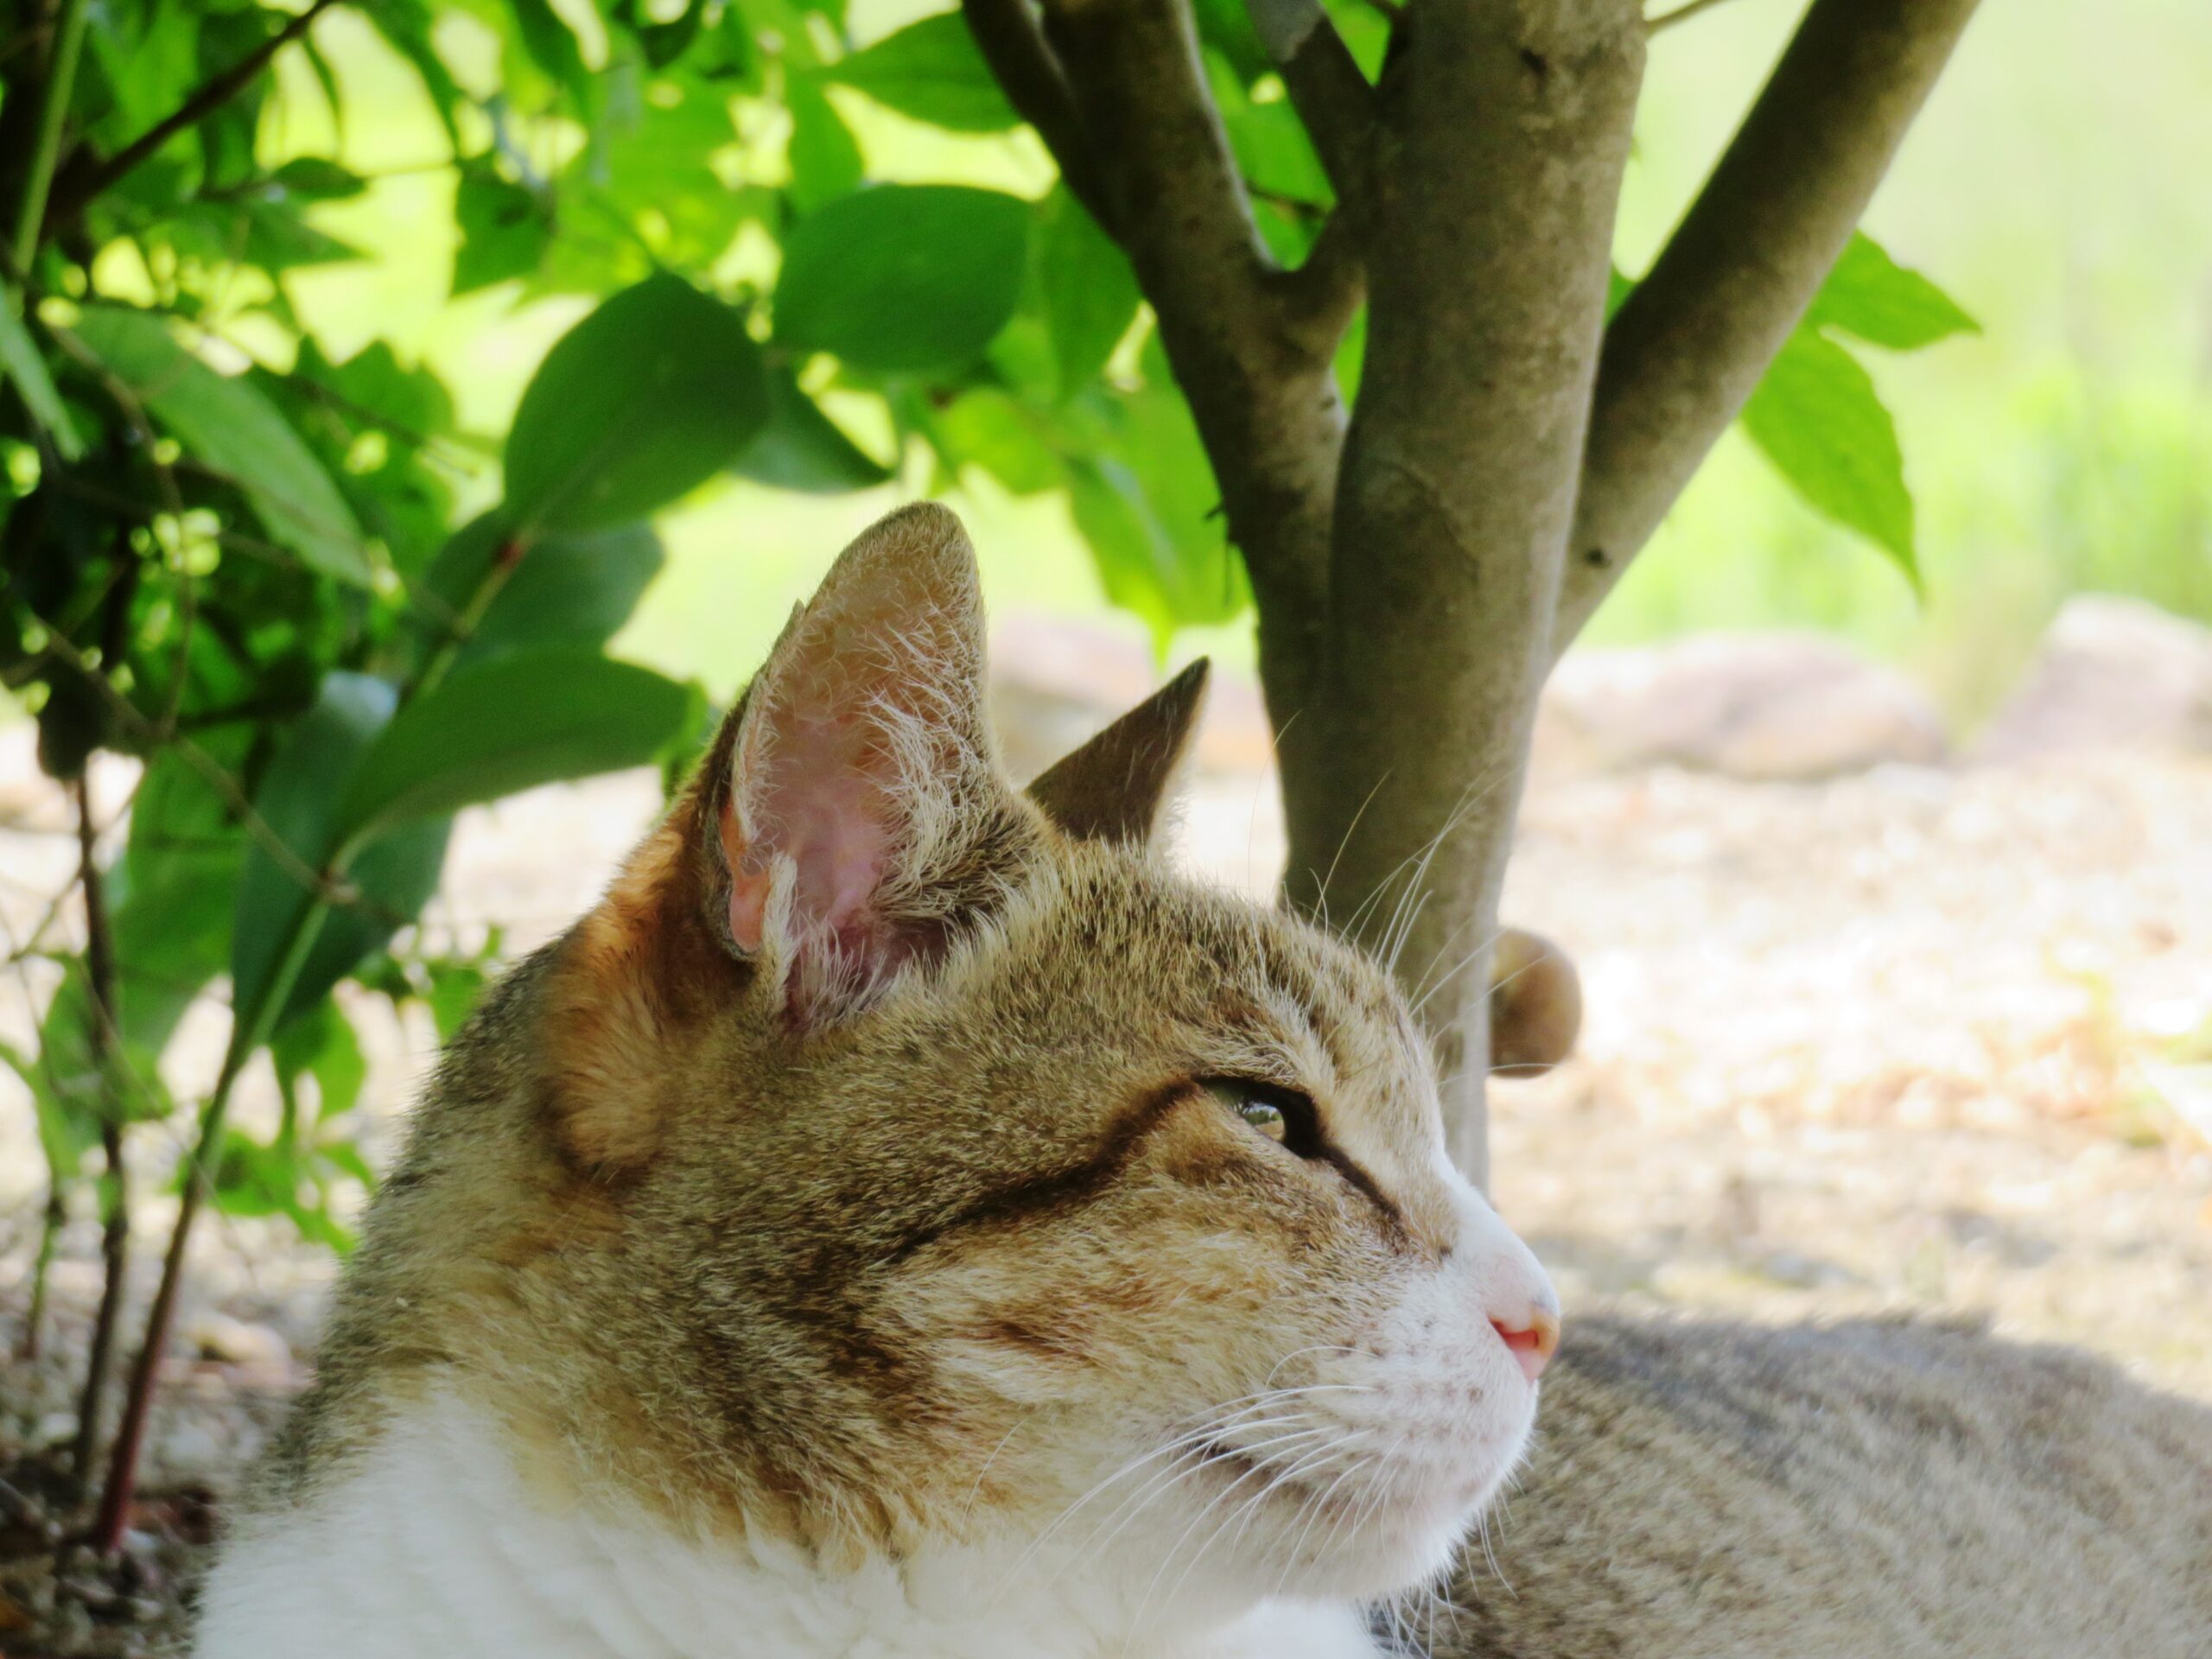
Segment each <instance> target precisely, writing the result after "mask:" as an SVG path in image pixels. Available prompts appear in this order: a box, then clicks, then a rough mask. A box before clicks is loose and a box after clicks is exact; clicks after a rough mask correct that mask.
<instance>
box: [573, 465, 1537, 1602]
mask: <svg viewBox="0 0 2212 1659" xmlns="http://www.w3.org/2000/svg"><path fill="white" fill-rule="evenodd" d="M982 640H983V635H982V613H981V610H980V607H979V602H978V598H977V591H976V569H975V563H974V559H973V556H972V554H971V553H970V551H969V547H968V544H967V541H966V538H965V537H964V536H963V533H962V531H961V528H960V525H959V524H958V522H957V520H956V519H955V518H953V517H952V516H951V515H950V513H948V512H944V511H943V510H942V509H939V508H935V507H913V508H909V509H907V510H906V511H904V512H899V513H897V514H895V515H893V517H891V518H887V519H886V520H884V521H883V522H882V523H881V524H878V525H877V526H876V527H875V528H874V529H873V530H871V531H868V534H867V535H865V536H863V537H861V539H860V540H859V541H858V542H856V543H854V545H853V546H852V547H851V548H849V550H847V551H846V552H845V554H844V555H843V556H842V558H841V559H840V560H839V562H838V563H837V565H836V569H834V570H833V571H832V572H831V573H830V575H829V577H828V579H827V580H826V581H825V582H824V583H823V587H822V589H821V591H820V592H819V594H817V596H816V597H815V599H814V600H813V601H812V602H811V603H810V604H809V605H808V606H807V607H804V609H803V610H802V611H801V612H800V613H798V614H797V615H795V616H794V618H793V619H792V621H791V625H790V626H789V627H788V628H787V629H786V630H785V633H784V636H783V638H782V639H781V641H780V642H779V644H778V645H777V646H776V648H775V651H774V653H773V654H772V657H771V658H770V659H769V661H768V663H767V664H766V666H765V667H764V668H763V669H762V670H761V671H760V675H759V676H758V677H757V678H756V679H755V680H754V681H753V685H752V687H751V690H750V691H749V692H748V693H747V697H746V699H745V701H744V702H743V704H742V705H741V708H740V709H739V710H738V711H737V712H736V713H735V714H734V715H732V716H731V719H730V721H729V722H728V725H727V726H726V727H725V728H724V730H723V731H722V733H721V737H720V739H719V740H718V741H717V742H716V744H715V747H714V748H713V749H712V750H711V752H710V753H709V757H708V759H707V760H706V761H705V763H704V764H703V765H702V768H701V769H700V772H699V773H698V775H697V777H696V779H695V780H694V782H693V783H692V785H690V789H689V791H687V792H686V794H685V795H684V796H683V798H681V799H680V800H679V801H678V803H677V805H676V807H675V808H674V810H672V811H671V815H670V817H668V819H667V821H666V822H665V823H664V824H663V825H662V827H661V828H660V829H658V831H656V833H655V834H654V836H652V838H651V839H650V840H648V841H647V842H646V843H645V846H644V847H643V848H641V849H640V850H639V853H638V854H637V855H636V856H635V857H634V858H633V859H632V862H631V864H630V865H629V867H628V868H627V869H626V872H625V874H623V875H622V876H621V878H620V880H619V881H618V882H617V884H616V885H615V887H613V890H612V892H611V893H610V894H609V896H608V897H607V899H606V901H605V902H604V903H603V904H602V905H601V906H600V908H599V909H598V910H596V911H595V912H593V913H592V914H591V915H590V916H589V917H588V918H586V920H585V921H584V922H583V923H582V924H581V925H579V927H578V928H577V929H576V930H575V932H574V933H573V934H571V935H570V937H569V938H568V939H567V940H566V941H565V942H564V944H563V945H562V947H561V948H560V950H559V952H558V954H557V956H556V959H555V961H554V963H553V964H552V966H551V969H550V976H549V978H548V980H547V982H546V985H545V991H544V1001H543V1019H544V1020H545V1022H546V1024H545V1033H546V1042H547V1052H548V1053H549V1056H550V1058H549V1059H548V1062H547V1080H546V1088H545V1100H546V1102H547V1109H546V1110H545V1112H544V1114H543V1120H542V1121H543V1134H544V1135H546V1136H547V1137H548V1138H549V1141H550V1143H551V1144H552V1145H553V1146H554V1147H556V1149H557V1157H558V1160H559V1162H560V1164H561V1166H563V1167H564V1168H565V1169H566V1170H568V1171H569V1173H570V1175H571V1177H572V1178H573V1179H574V1180H575V1183H576V1190H577V1192H579V1193H580V1194H588V1195H589V1202H590V1204H591V1205H593V1206H594V1211H593V1213H594V1215H596V1216H598V1217H600V1219H599V1221H597V1222H595V1223H594V1224H592V1225H591V1226H588V1227H583V1226H580V1225H579V1224H575V1223H574V1222H568V1223H564V1224H563V1225H564V1229H565V1230H563V1232H562V1233H561V1235H560V1236H561V1239H562V1244H561V1249H562V1251H563V1256H562V1258H561V1259H562V1260H563V1262H564V1264H565V1265H564V1266H563V1268H562V1271H563V1272H565V1273H569V1274H571V1275H572V1277H573V1279H574V1282H575V1286H576V1287H578V1288H577V1289H576V1290H575V1294H579V1295H583V1296H587V1297H591V1298H596V1299H598V1300H596V1302H595V1303H594V1306H593V1307H592V1309H591V1312H590V1313H589V1316H588V1317H589V1319H590V1322H591V1324H592V1325H593V1328H594V1331H596V1332H599V1333H601V1339H602V1340H603V1342H604V1344H605V1345H606V1347H607V1351H609V1352H610V1353H612V1354H613V1355H615V1356H616V1357H617V1358H616V1361H615V1362H614V1363H617V1364H619V1366H620V1368H621V1370H622V1375H623V1377H624V1383H623V1385H622V1386H623V1387H624V1388H625V1389H628V1390H630V1391H632V1393H633V1394H635V1395H638V1396H639V1402H638V1403H637V1404H636V1405H635V1406H634V1407H633V1408H632V1409H633V1410H634V1411H635V1413H636V1414H637V1415H638V1416H639V1420H640V1421H648V1420H649V1421H651V1422H652V1424H654V1425H657V1426H663V1427H664V1426H667V1425H671V1424H673V1425H677V1426H679V1427H680V1434H681V1437H682V1444H683V1445H684V1446H687V1447H688V1448H689V1449H688V1451H687V1452H686V1454H685V1460H684V1462H685V1466H671V1467H668V1468H664V1469H656V1470H655V1471H652V1480H654V1481H657V1482H660V1483H663V1484H672V1485H680V1484H682V1483H683V1482H685V1481H687V1480H690V1481H697V1480H702V1479H711V1480H725V1479H733V1480H734V1481H735V1483H736V1484H740V1485H741V1486H742V1487H743V1488H744V1490H742V1491H736V1492H733V1493H729V1494H727V1495H726V1496H727V1497H728V1499H729V1500H730V1502H731V1503H732V1504H733V1506H734V1507H735V1508H737V1509H739V1510H743V1511H745V1512H747V1514H748V1515H751V1516H755V1517H764V1516H765V1517H775V1518H779V1519H780V1521H781V1522H785V1523H787V1524H789V1525H790V1526H791V1527H792V1528H793V1529H796V1531H797V1532H798V1533H799V1534H800V1535H804V1537H806V1538H807V1539H808V1540H809V1541H810V1542H812V1543H813V1544H815V1545H817V1547H827V1546H833V1545H838V1546H849V1545H853V1544H855V1543H857V1544H860V1545H862V1546H865V1547H868V1548H888V1549H892V1550H894V1551H907V1550H918V1549H925V1548H929V1547H930V1546H931V1545H932V1544H933V1543H947V1544H951V1543H957V1542H960V1541H971V1542H972V1541H979V1540H997V1541H1009V1540H1011V1541H1017V1542H1019V1541H1023V1540H1027V1541H1029V1542H1030V1544H1031V1545H1032V1546H1033V1547H1035V1548H1039V1549H1040V1550H1046V1551H1052V1552H1057V1553H1058V1555H1059V1556H1066V1555H1074V1556H1078V1557H1080V1558H1082V1559H1084V1560H1087V1561H1090V1562H1094V1563H1097V1564H1101V1565H1103V1567H1104V1569H1105V1570H1107V1571H1109V1572H1110V1573H1116V1574H1119V1575H1121V1576H1122V1578H1123V1579H1125V1580H1127V1579H1130V1578H1133V1577H1138V1575H1147V1576H1149V1575H1154V1574H1155V1573H1156V1570H1164V1572H1165V1573H1166V1576H1167V1577H1170V1578H1173V1577H1175V1576H1176V1575H1178V1574H1185V1573H1197V1574H1198V1575H1199V1576H1200V1577H1201V1579H1202V1580H1204V1581H1205V1582H1208V1583H1210V1584H1211V1585H1213V1586H1236V1587H1237V1590H1238V1591H1239V1592H1252V1593H1265V1592H1267V1591H1268V1590H1269V1589H1272V1588H1276V1587H1281V1586H1288V1587H1289V1588H1290V1589H1291V1590H1293V1591H1294V1592H1307V1593H1321V1594H1336V1595H1351V1594H1363V1593H1370V1592H1384V1591H1389V1590H1392V1589H1395V1588H1397V1587H1399V1586H1403V1585H1405V1584H1407V1583H1408V1582H1410V1581H1412V1580H1416V1579H1418V1578H1420V1577H1421V1576H1422V1575H1423V1574H1425V1573H1428V1572H1430V1571H1432V1570H1433V1569H1434V1568H1436V1567H1438V1566H1439V1565H1440V1564H1441V1563H1442V1562H1443V1560H1445V1559H1446V1556H1447V1554H1449V1553H1450V1551H1451V1550H1452V1547H1453V1546H1454V1545H1455V1543H1456V1542H1457V1541H1458V1539H1459V1536H1460V1535H1461V1532H1462V1530H1463V1529H1465V1526H1466V1525H1467V1523H1468V1522H1469V1521H1470V1520H1471V1517H1472V1516H1473V1515H1474V1514H1475V1512H1476V1510H1478V1508H1479V1506H1480V1505H1481V1504H1483V1503H1484V1502H1485V1501H1486V1500H1487V1499H1488V1498H1489V1497H1491V1494H1492V1493H1493V1492H1494V1491H1496V1490H1497V1486H1498V1484H1499V1483H1500V1481H1501V1480H1502V1479H1503V1478H1504V1477H1505V1475H1506V1474H1507V1472H1508V1471H1509V1470H1510V1468H1511V1466H1512V1465H1514V1463H1515V1462H1516V1459H1518V1458H1519V1456H1520V1454H1521V1452H1522V1446H1523V1444H1524V1442H1525V1440H1526V1438H1527V1436H1528V1433H1529V1426H1530V1422H1531V1418H1532V1414H1533V1412H1534V1408H1535V1373H1536V1371H1537V1370H1540V1369H1541V1363H1542V1361H1543V1360H1544V1359H1545V1358H1547V1357H1548V1356H1549V1354H1550V1352H1551V1351H1552V1348H1553V1346H1554V1343H1555V1340H1556V1332H1557V1324H1556V1304H1555V1302H1554V1298H1553V1293H1552V1291H1551V1289H1550V1287H1549V1286H1548V1283H1547V1281H1546V1280H1545V1277H1544V1274H1543V1272H1542V1270H1541V1268H1539V1267H1538V1265H1537V1264H1536V1262H1535V1259H1534V1258H1533V1257H1532V1256H1531V1255H1530V1254H1529V1251H1528V1249H1526V1248H1525V1247H1524V1246H1523V1245H1522V1243H1520V1242H1519V1241H1518V1240H1517V1239H1516V1238H1515V1237H1514V1236H1513V1235H1512V1234H1511V1233H1510V1232H1509V1231H1508V1230H1506V1229H1505V1227H1504V1226H1503V1224H1501V1223H1500V1221H1499V1220H1498V1219H1497V1216H1496V1215H1495V1214H1494V1213H1493V1212H1492V1211H1491V1208H1490V1206H1489V1205H1487V1204H1486V1203H1485V1202H1484V1200H1483V1198H1481V1196H1480V1195H1479V1194H1478V1192H1476V1191H1475V1190H1474V1189H1473V1188H1472V1187H1471V1186H1470V1185H1468V1183H1467V1182H1466V1181H1465V1180H1464V1179H1461V1177H1460V1176H1459V1174H1458V1173H1456V1172H1455V1171H1454V1170H1453V1169H1452V1166H1451V1165H1450V1163H1449V1161H1448V1160H1447V1159H1446V1154H1445V1148H1444V1138H1443V1134H1442V1128H1441V1125H1440V1121H1439V1116H1438V1103H1437V1091H1436V1087H1435V1084H1434V1081H1433V1076H1432V1072H1431V1063H1430V1058H1429V1055H1428V1052H1427V1046H1426V1045H1425V1044H1424V1041H1423V1039H1422V1037H1421V1033H1420V1032H1419V1031H1418V1030H1417V1028H1416V1027H1415V1026H1414V1022H1413V1020H1412V1019H1411V1018H1410V1017H1409V1015H1408V1011H1407V1007H1406V1005H1405V1003H1404V1001H1402V998H1401V997H1400V995H1399V994H1398V992H1397V991H1396V989H1395V988H1394V987H1393V985H1392V983H1391V982H1390V981H1389V977H1388V976H1386V975H1385V974H1384V973H1383V972H1382V971H1381V970H1380V969H1378V968H1376V966H1375V965H1374V964H1373V963H1370V962H1369V961H1368V960H1367V959H1366V958H1364V957H1362V956H1360V955H1359V954H1358V953H1357V952H1355V951H1354V950H1351V949H1349V948H1347V947H1346V946H1345V945H1344V944H1340V943H1338V941H1337V940H1336V939H1334V938H1331V937H1329V936H1328V935H1326V934H1325V933H1324V932H1322V931H1319V930H1318V929H1316V928H1314V927H1313V926H1310V925H1307V924H1306V923H1305V922H1303V921H1301V920H1299V919H1297V918H1294V917H1293V916H1290V915H1288V914H1285V913H1283V912H1278V911H1272V910H1267V909H1263V908H1261V907H1258V906H1254V905H1252V904H1250V903H1249V902H1248V901H1246V900H1244V899H1241V898H1237V897H1235V896H1232V895H1230V894H1228V893H1223V892H1220V891H1217V890H1215V889H1212V888H1210V887H1204V886H1201V885H1198V884H1196V883H1194V882H1192V881H1191V880H1186V879H1185V878H1183V877H1181V876H1179V875H1178V874H1174V873H1173V871H1171V870H1170V869H1168V868H1166V866H1165V865H1164V864H1163V863H1162V862H1161V861H1160V860H1158V859H1157V858H1156V857H1155V856H1154V855H1153V854H1152V853H1151V852H1150V850H1149V849H1148V842H1149V841H1150V839H1151V836H1152V831H1153V829H1154V821H1155V819H1156V818H1157V817H1158V816H1159V813H1160V804H1161V800H1162V797H1163V793H1164V791H1165V789H1166V784H1167V781H1168V774H1169V772H1170V771H1171V770H1172V768H1173V765H1174V763H1175V761H1176V759H1177V757H1178V756H1179V753H1180V752H1181V750H1182V748H1183V747H1184V743H1185V738H1186V736H1187V734H1188V733H1189V730H1190V728H1191V726H1192V721H1193V719H1194V716H1195V713H1196V710H1197V706H1198V701H1199V698H1200V694H1201V692H1202V690H1203V675H1204V670H1203V667H1200V668H1199V669H1198V670H1196V671H1192V672H1189V673H1186V674H1185V675H1184V676H1183V677H1180V678H1179V679H1177V680H1176V681H1174V682H1173V683H1171V684H1169V685H1168V686H1167V687H1166V689H1165V690H1162V691H1161V692H1160V693H1159V694H1158V695H1156V696H1154V698H1153V699H1152V700H1151V701H1150V702H1147V703H1146V704H1144V705H1142V706H1141V707H1140V708H1139V709H1136V710H1135V711H1134V712H1133V713H1131V714H1130V715H1127V716H1125V717H1124V718H1123V719H1122V721H1119V722H1117V723H1116V725H1115V726H1113V727H1111V728H1109V729H1108V730H1107V731H1106V732H1105V733H1104V734H1102V735H1101V736H1100V737H1098V738H1097V739H1096V740H1094V741H1092V742H1091V743H1090V744H1089V745H1087V746H1086V747H1084V748H1083V749H1081V750H1078V751H1077V753H1075V754H1073V755H1071V756H1070V757H1069V758H1068V759H1067V760H1065V761H1063V762H1062V763H1061V764H1060V765H1058V766H1056V767H1054V768H1053V769H1052V771H1051V772H1048V773H1047V774H1046V776H1045V777H1043V778H1042V779H1039V780H1038V781H1037V782H1036V783H1035V784H1033V785H1032V786H1031V788H1030V789H1029V790H1028V791H1027V792H1026V793H1025V792H1023V791H1019V790H1017V789H1016V788H1015V787H1014V785H1012V784H1010V783H1009V782H1008V781H1007V779H1006V778H1005V777H1004V776H1003V775H1002V773H1001V771H1000V769H999V767H998V766H997V763H996V761H995V758H994V747H993V740H992V737H991V734H990V732H989V730H988V723H987V721H986V717H985V714H984V681H983V645H982ZM579 1202H580V1203H581V1202H582V1200H581V1199H579ZM656 1432H658V1431H656ZM647 1438H649V1439H650V1438H651V1436H650V1435H649V1436H647ZM672 1461H673V1460H672V1459H671V1462H672ZM731 1469H735V1470H738V1471H741V1472H740V1473H739V1474H737V1475H736V1476H734V1477H733V1476H731V1475H729V1474H728V1472H727V1471H729V1470H731ZM1009 1559H1012V1558H1009ZM1138 1581H1140V1582H1141V1578H1138ZM1160 1587H1161V1588H1162V1590H1163V1592H1164V1590H1165V1585H1164V1583H1162V1584H1161V1586H1160Z"/></svg>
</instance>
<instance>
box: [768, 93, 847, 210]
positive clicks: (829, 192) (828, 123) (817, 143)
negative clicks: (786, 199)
mask: <svg viewBox="0 0 2212 1659" xmlns="http://www.w3.org/2000/svg"><path fill="white" fill-rule="evenodd" d="M784 102H785V107H786V108H787V109H788V110H789V111H790V112H791V143H790V145H789V147H788V149H786V150H785V161H786V162H787V163H788V165H789V166H790V168H791V198H792V200H794V201H796V202H797V203H798V207H799V211H800V212H802V213H813V212H814V211H815V210H816V209H817V208H819V207H823V206H824V205H825V204H827V203H829V202H832V201H835V200H837V198H838V197H840V196H849V195H850V194H852V193H853V192H854V191H855V190H857V189H858V188H860V183H861V147H860V144H859V143H858V141H856V140H855V138H854V137H853V133H852V129H851V128H849V127H848V126H847V125H846V124H845V119H844V118H843V117H842V116H841V115H839V114H838V113H837V111H836V109H835V108H834V107H832V106H831V105H830V102H829V99H826V98H824V97H823V95H822V88H821V87H819V86H817V85H815V83H814V82H813V81H811V80H808V79H794V80H793V81H792V82H791V86H790V87H789V88H788V90H787V91H786V92H785V99H784Z"/></svg>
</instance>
